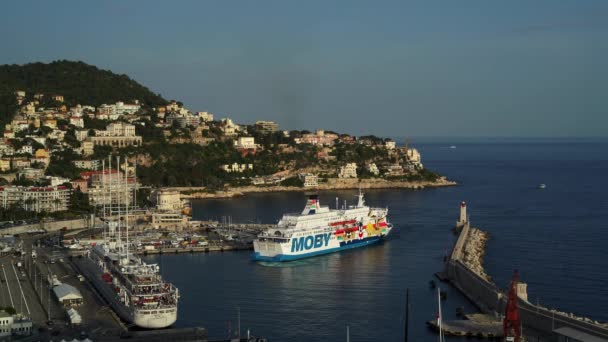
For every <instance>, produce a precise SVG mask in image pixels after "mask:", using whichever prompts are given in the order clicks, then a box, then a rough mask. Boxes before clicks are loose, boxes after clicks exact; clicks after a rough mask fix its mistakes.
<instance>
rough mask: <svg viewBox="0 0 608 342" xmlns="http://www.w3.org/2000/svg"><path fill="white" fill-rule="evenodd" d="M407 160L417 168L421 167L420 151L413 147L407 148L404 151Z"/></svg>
mask: <svg viewBox="0 0 608 342" xmlns="http://www.w3.org/2000/svg"><path fill="white" fill-rule="evenodd" d="M406 156H407V160H408V161H409V162H410V163H412V164H414V166H415V167H417V168H423V165H422V159H421V156H420V152H418V150H417V149H415V148H408V149H407V152H406Z"/></svg>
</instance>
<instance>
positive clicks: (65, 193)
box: [0, 186, 71, 212]
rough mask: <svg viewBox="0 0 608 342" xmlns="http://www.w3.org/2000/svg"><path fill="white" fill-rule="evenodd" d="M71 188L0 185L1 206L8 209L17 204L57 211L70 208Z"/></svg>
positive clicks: (33, 208) (26, 207) (29, 208)
mask: <svg viewBox="0 0 608 342" xmlns="http://www.w3.org/2000/svg"><path fill="white" fill-rule="evenodd" d="M70 195H71V189H69V188H67V187H65V186H49V187H22V186H6V187H0V206H1V207H2V208H4V209H8V208H10V207H11V206H14V205H17V206H20V207H22V208H24V209H25V210H30V211H36V212H42V211H45V212H55V211H65V210H68V206H69V204H70Z"/></svg>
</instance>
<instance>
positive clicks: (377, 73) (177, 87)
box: [0, 0, 608, 136]
mask: <svg viewBox="0 0 608 342" xmlns="http://www.w3.org/2000/svg"><path fill="white" fill-rule="evenodd" d="M0 43H1V48H0V63H11V64H12V63H16V64H22V63H27V62H33V61H45V62H48V61H52V60H56V59H69V60H82V61H84V62H87V63H90V64H94V65H97V66H98V67H101V68H104V69H111V70H113V71H115V72H118V73H126V74H128V75H129V76H131V77H132V78H134V79H135V80H137V81H139V82H141V83H143V84H144V85H146V86H148V87H150V88H151V89H152V90H153V91H155V92H159V93H161V94H162V95H163V96H164V97H166V98H168V99H176V100H181V101H183V102H184V103H185V104H186V106H187V107H188V108H190V109H192V110H197V111H198V110H208V111H211V112H213V113H215V114H216V115H217V116H218V117H226V116H229V117H232V118H234V119H235V120H236V121H238V122H252V121H255V120H256V119H265V120H274V121H277V122H278V123H279V124H280V125H281V127H282V128H287V129H292V128H303V129H304V128H306V129H315V128H326V129H333V130H337V131H341V132H349V133H354V134H362V133H373V134H378V135H384V136H387V135H391V136H405V135H410V136H445V135H448V136H608V110H607V108H608V106H607V104H608V1H605V0H599V1H582V0H576V1H556V0H549V1H539V0H535V1H530V0H523V1H513V0H510V1H502V2H498V1H487V0H482V1H466V0H463V1H430V0H425V1H417V2H409V1H404V0H401V1H370V0H368V1H357V0H349V1H329V0H323V1H311V0H306V1H289V0H277V1H267V0H258V1H230V0H215V1H211V0H208V1H207V0H200V1H150V0H146V1H133V0H129V1H22V0H20V1H3V3H2V5H0Z"/></svg>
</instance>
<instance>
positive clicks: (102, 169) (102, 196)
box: [101, 159, 108, 241]
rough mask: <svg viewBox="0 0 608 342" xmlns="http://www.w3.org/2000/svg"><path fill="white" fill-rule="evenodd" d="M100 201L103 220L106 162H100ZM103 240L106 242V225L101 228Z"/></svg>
mask: <svg viewBox="0 0 608 342" xmlns="http://www.w3.org/2000/svg"><path fill="white" fill-rule="evenodd" d="M101 201H102V202H103V213H102V214H101V216H102V217H103V218H104V219H105V217H106V160H105V159H102V161H101ZM102 227H103V240H104V241H107V238H108V236H107V234H106V225H105V224H104V225H103V226H102Z"/></svg>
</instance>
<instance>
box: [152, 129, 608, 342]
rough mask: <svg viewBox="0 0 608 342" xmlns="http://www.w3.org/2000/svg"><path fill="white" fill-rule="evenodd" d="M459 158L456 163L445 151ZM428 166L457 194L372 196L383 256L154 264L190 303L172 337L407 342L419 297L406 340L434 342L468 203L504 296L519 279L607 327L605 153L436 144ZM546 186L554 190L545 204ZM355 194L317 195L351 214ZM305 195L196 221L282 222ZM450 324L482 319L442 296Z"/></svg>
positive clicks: (556, 144)
mask: <svg viewBox="0 0 608 342" xmlns="http://www.w3.org/2000/svg"><path fill="white" fill-rule="evenodd" d="M450 145H456V146H457V148H455V149H450V148H448V146H450ZM418 147H419V149H420V150H421V152H422V155H423V159H424V160H423V162H424V163H425V165H426V166H427V167H428V168H431V169H433V170H437V171H439V172H440V173H442V174H445V175H447V176H449V178H451V179H454V180H456V181H458V182H459V186H457V187H450V188H441V189H425V190H417V191H413V190H390V191H388V190H387V191H385V190H377V191H368V192H367V194H366V198H367V202H368V204H371V205H374V206H388V207H389V209H390V218H391V220H392V222H393V223H394V224H395V226H396V227H398V231H396V234H395V235H394V236H393V238H392V239H391V240H389V241H386V242H385V243H382V244H379V245H376V246H371V247H367V248H364V249H356V250H353V251H347V252H342V253H338V254H331V255H326V256H320V257H316V258H311V259H307V260H301V261H295V262H293V263H287V264H279V265H276V264H256V263H253V262H251V261H250V259H249V254H248V253H245V252H239V253H224V254H195V255H179V256H174V255H171V256H170V255H166V256H157V257H149V259H150V260H155V261H157V262H160V263H161V266H162V272H163V275H164V276H165V277H166V278H167V279H169V280H171V281H173V282H174V283H175V284H176V285H177V286H178V287H179V288H180V290H181V294H182V300H181V306H180V316H179V319H178V322H177V326H193V325H198V326H204V327H207V328H208V329H209V333H210V336H212V337H227V336H228V331H229V330H230V329H231V330H232V331H233V332H234V331H235V330H236V316H237V307H239V308H240V312H241V326H242V327H243V328H242V330H243V331H245V329H246V328H251V329H252V331H253V333H255V334H257V335H263V336H265V337H268V338H270V339H271V340H272V341H313V340H314V341H339V340H342V341H344V340H345V330H346V328H345V327H346V325H347V324H348V325H350V332H351V341H399V340H400V339H402V331H403V328H402V322H403V311H404V310H403V307H404V299H405V289H406V288H410V291H411V321H410V338H411V340H414V341H433V340H435V339H436V337H435V335H434V334H433V333H432V332H430V331H429V330H428V329H427V328H426V326H425V324H424V323H425V321H427V320H431V319H434V318H435V317H436V314H437V300H436V293H434V292H433V291H432V290H430V289H429V286H428V282H429V280H431V279H433V273H434V272H436V271H439V270H440V269H441V264H442V257H443V255H444V253H445V251H446V250H448V249H449V248H450V247H451V245H452V243H453V241H454V236H453V235H452V233H451V232H450V228H451V227H452V226H453V225H454V222H455V220H456V218H457V216H458V205H459V203H460V201H461V200H466V201H467V203H468V208H469V213H470V216H471V221H472V222H473V225H474V226H478V227H480V228H482V229H484V230H486V231H489V232H490V234H491V238H490V241H489V244H488V253H487V256H486V262H485V265H486V269H487V271H488V273H489V274H490V275H492V276H493V277H494V279H495V281H496V282H497V284H500V285H502V286H506V285H507V284H508V282H509V280H510V277H511V275H512V272H513V270H514V269H518V270H519V271H520V278H521V280H522V281H525V282H527V283H528V295H529V299H530V300H531V301H533V302H536V301H539V302H540V303H542V304H544V305H546V306H549V307H557V308H559V309H560V310H564V311H568V312H574V313H577V314H581V315H586V316H589V317H591V318H594V319H597V320H601V321H608V310H606V308H607V307H608V288H607V287H606V284H608V267H606V266H607V259H606V257H608V252H607V251H606V246H607V242H608V223H607V222H608V196H606V191H607V190H608V179H607V178H606V173H607V172H606V171H608V142H607V141H602V140H596V141H592V140H589V141H583V140H570V141H566V140H557V141H550V140H528V141H513V140H506V141H499V140H488V141H484V142H475V141H469V142H463V141H456V140H452V141H444V142H437V141H429V142H424V143H422V144H419V145H418ZM540 183H545V184H547V188H546V189H544V190H540V189H538V188H537V186H538V185H539V184H540ZM354 194H355V192H354V191H343V192H337V193H336V192H327V193H321V194H320V199H321V201H324V202H325V203H327V204H330V205H333V203H335V197H336V196H340V197H341V198H348V199H350V200H351V201H354V200H355V199H354V197H353V196H354ZM304 201H305V198H304V195H303V194H302V193H282V194H250V195H247V196H245V197H242V198H239V199H233V200H205V201H199V202H196V203H194V217H195V218H196V219H202V218H215V219H218V218H220V217H221V216H224V215H232V217H233V221H234V222H244V221H257V222H275V221H276V220H277V219H278V218H279V217H280V216H281V214H282V213H283V212H288V211H299V210H301V209H302V207H303V204H304ZM440 286H442V287H445V288H446V289H447V290H448V300H447V301H446V302H444V304H443V310H444V314H445V316H447V317H448V318H454V317H455V309H456V308H457V307H459V306H464V307H465V308H466V310H472V309H473V307H472V305H471V304H470V303H468V302H467V301H466V300H465V299H464V298H463V297H462V296H461V295H460V294H459V293H458V292H457V291H455V290H453V289H451V288H449V286H448V285H447V284H440Z"/></svg>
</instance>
